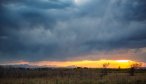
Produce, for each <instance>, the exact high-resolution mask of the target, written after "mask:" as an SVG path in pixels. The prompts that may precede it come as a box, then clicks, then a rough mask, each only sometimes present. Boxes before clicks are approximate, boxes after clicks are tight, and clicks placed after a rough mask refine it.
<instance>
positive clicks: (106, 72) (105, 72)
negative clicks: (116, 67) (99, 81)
mask: <svg viewBox="0 0 146 84" xmlns="http://www.w3.org/2000/svg"><path fill="white" fill-rule="evenodd" d="M109 65H110V63H109V62H108V63H104V64H103V65H102V66H103V69H102V72H101V75H100V77H101V78H102V77H103V76H105V75H107V74H108V69H107V67H108V66H109Z"/></svg>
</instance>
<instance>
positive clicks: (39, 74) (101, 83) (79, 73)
mask: <svg viewBox="0 0 146 84" xmlns="http://www.w3.org/2000/svg"><path fill="white" fill-rule="evenodd" d="M100 72H101V69H81V68H80V69H41V70H39V69H36V70H24V69H10V70H5V71H2V70H1V74H2V75H1V77H0V84H146V71H145V70H140V71H137V72H136V73H135V75H134V76H129V73H128V69H127V70H115V69H114V70H112V69H111V70H108V75H105V76H101V73H100Z"/></svg>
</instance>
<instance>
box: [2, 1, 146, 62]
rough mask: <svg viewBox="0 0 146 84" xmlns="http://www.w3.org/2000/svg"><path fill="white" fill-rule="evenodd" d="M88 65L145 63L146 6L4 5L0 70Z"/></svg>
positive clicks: (109, 3) (119, 3)
mask: <svg viewBox="0 0 146 84" xmlns="http://www.w3.org/2000/svg"><path fill="white" fill-rule="evenodd" d="M82 60H90V61H97V60H133V61H140V62H144V63H145V62H146V0H0V64H8V63H20V64H21V63H40V62H46V61H47V62H49V63H48V65H51V64H52V62H66V61H70V62H71V61H82ZM50 62H51V63H50ZM93 63H94V62H93ZM54 65H55V64H54Z"/></svg>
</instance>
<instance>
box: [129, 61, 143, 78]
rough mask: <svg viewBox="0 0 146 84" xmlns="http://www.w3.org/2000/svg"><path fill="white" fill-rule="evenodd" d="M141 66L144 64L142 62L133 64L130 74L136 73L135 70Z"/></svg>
mask: <svg viewBox="0 0 146 84" xmlns="http://www.w3.org/2000/svg"><path fill="white" fill-rule="evenodd" d="M141 66H142V63H133V64H131V67H130V71H129V74H130V76H134V75H135V70H136V69H139V68H140V67H141Z"/></svg>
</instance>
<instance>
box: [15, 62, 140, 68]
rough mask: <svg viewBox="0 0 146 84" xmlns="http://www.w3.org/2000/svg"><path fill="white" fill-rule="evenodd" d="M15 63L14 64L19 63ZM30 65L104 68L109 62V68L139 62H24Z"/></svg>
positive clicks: (128, 65)
mask: <svg viewBox="0 0 146 84" xmlns="http://www.w3.org/2000/svg"><path fill="white" fill-rule="evenodd" d="M19 63H20V64H22V62H19ZM19 63H14V64H19ZM23 63H24V64H28V65H35V66H46V67H67V68H75V67H88V68H102V67H103V64H104V63H109V66H108V68H119V67H120V68H129V67H130V66H131V64H133V63H139V62H136V61H131V60H98V61H90V60H83V61H60V62H59V61H40V62H23Z"/></svg>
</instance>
